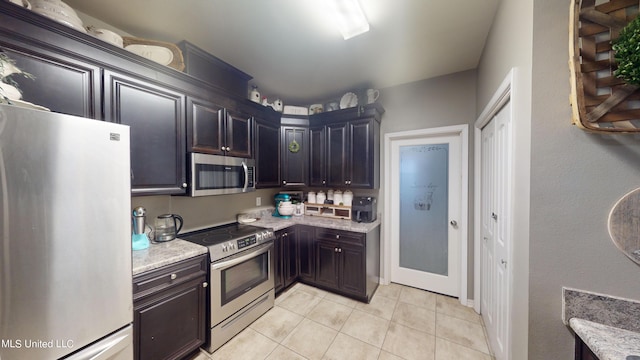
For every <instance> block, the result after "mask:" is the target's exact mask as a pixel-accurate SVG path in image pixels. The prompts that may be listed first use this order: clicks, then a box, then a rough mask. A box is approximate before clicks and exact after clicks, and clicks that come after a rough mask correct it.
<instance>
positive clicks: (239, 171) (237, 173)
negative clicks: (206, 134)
mask: <svg viewBox="0 0 640 360" xmlns="http://www.w3.org/2000/svg"><path fill="white" fill-rule="evenodd" d="M189 160H190V161H189V169H190V171H189V173H190V174H189V175H190V179H189V185H190V186H189V195H191V196H208V195H224V194H235V193H244V192H249V191H255V190H256V183H255V160H253V159H245V158H239V157H232V156H219V155H211V154H203V153H191V156H190V157H189Z"/></svg>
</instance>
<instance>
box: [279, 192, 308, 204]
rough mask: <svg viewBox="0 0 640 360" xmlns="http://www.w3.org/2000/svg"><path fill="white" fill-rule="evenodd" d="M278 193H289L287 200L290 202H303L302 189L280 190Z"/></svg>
mask: <svg viewBox="0 0 640 360" xmlns="http://www.w3.org/2000/svg"><path fill="white" fill-rule="evenodd" d="M278 194H279V195H282V194H286V195H289V200H291V202H292V203H302V202H304V193H303V192H302V191H280V192H279V193H278Z"/></svg>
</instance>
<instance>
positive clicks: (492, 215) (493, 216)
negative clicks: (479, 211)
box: [491, 213, 498, 221]
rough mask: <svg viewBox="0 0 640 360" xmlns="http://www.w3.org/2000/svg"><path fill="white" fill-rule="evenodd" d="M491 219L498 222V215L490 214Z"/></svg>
mask: <svg viewBox="0 0 640 360" xmlns="http://www.w3.org/2000/svg"><path fill="white" fill-rule="evenodd" d="M491 218H492V219H493V220H496V221H497V220H498V214H496V213H491Z"/></svg>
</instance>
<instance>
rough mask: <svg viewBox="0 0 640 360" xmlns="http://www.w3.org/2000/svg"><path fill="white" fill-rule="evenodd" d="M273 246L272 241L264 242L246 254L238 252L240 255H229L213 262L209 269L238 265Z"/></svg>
mask: <svg viewBox="0 0 640 360" xmlns="http://www.w3.org/2000/svg"><path fill="white" fill-rule="evenodd" d="M272 247H273V242H269V243H268V244H264V245H261V246H259V247H257V248H256V249H254V250H252V251H251V252H250V253H248V254H240V255H234V256H231V257H229V258H227V259H223V260H222V261H220V262H218V263H213V264H211V270H220V269H224V268H228V267H231V266H234V265H238V264H240V263H242V262H244V261H247V260H249V259H251V258H253V257H256V256H258V255H261V254H264V253H266V252H268V251H269V250H271V248H272Z"/></svg>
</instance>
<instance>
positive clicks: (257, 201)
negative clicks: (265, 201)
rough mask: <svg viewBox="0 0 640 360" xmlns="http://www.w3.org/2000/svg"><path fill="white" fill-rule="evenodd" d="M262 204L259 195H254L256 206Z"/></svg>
mask: <svg viewBox="0 0 640 360" xmlns="http://www.w3.org/2000/svg"><path fill="white" fill-rule="evenodd" d="M260 205H262V198H261V197H260V196H258V197H256V206H260Z"/></svg>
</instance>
